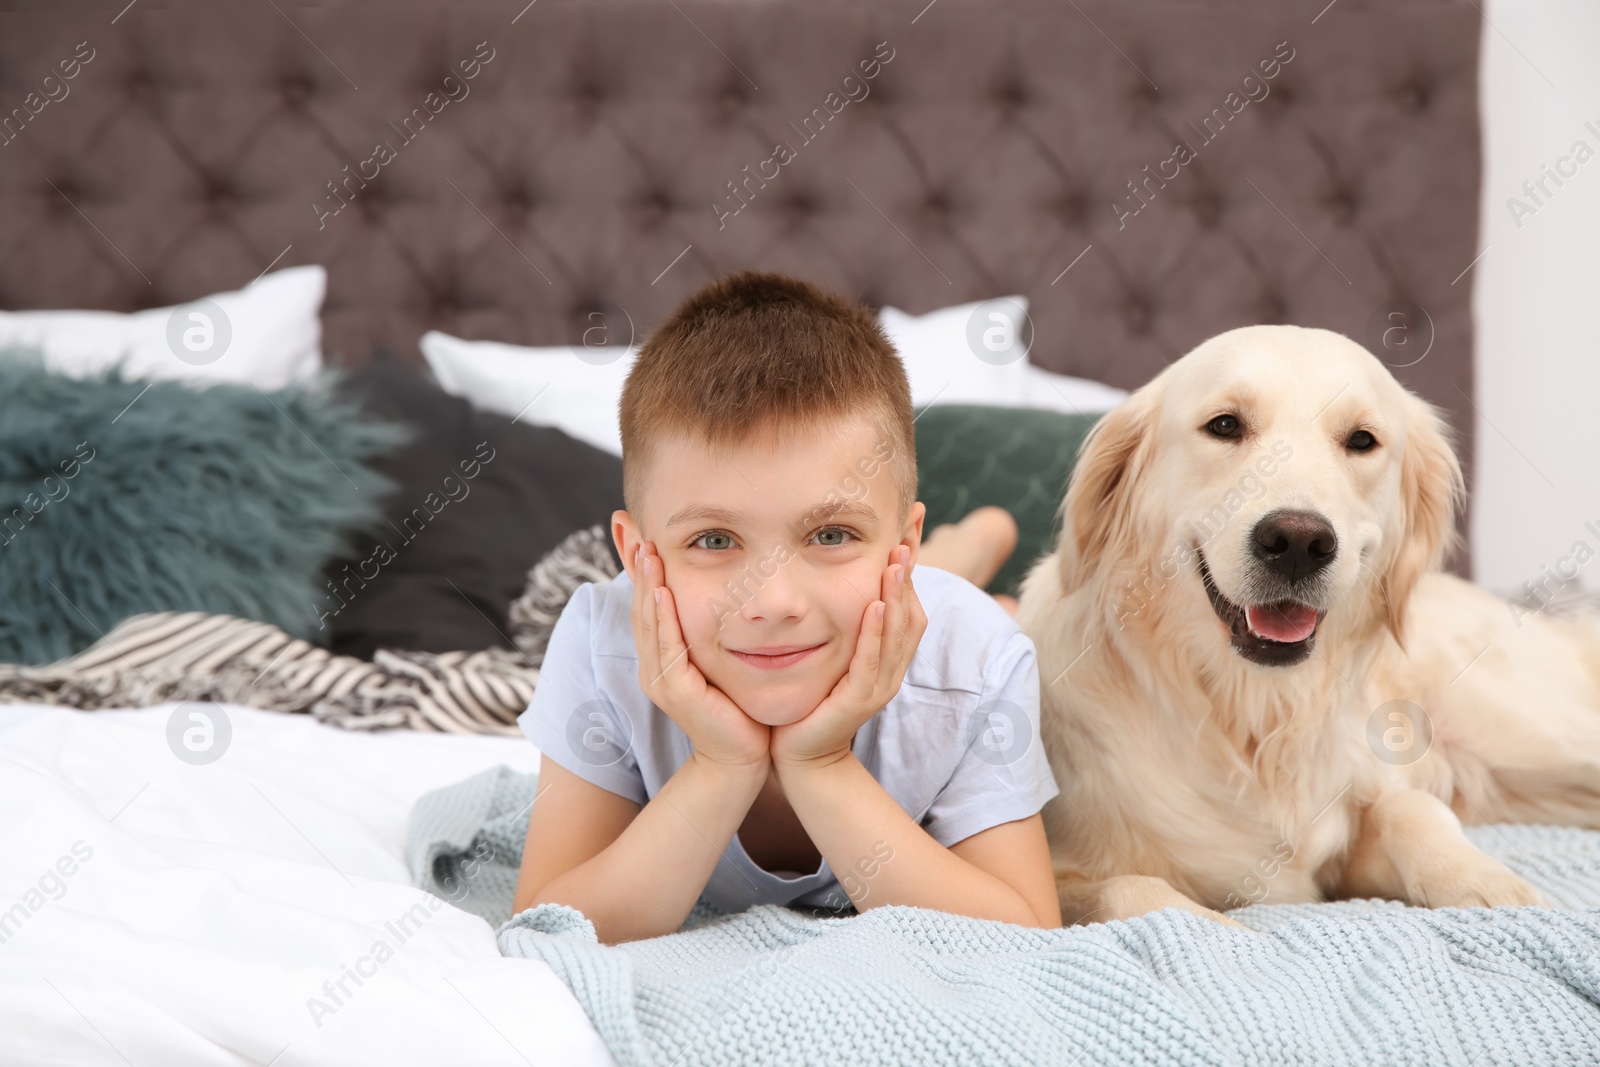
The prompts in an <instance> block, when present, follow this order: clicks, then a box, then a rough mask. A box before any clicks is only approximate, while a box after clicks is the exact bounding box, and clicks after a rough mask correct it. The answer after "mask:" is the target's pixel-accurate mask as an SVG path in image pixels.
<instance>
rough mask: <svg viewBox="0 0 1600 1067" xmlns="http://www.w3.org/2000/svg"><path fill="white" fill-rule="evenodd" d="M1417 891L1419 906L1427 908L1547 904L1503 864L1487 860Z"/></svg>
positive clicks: (1536, 891)
mask: <svg viewBox="0 0 1600 1067" xmlns="http://www.w3.org/2000/svg"><path fill="white" fill-rule="evenodd" d="M1419 889H1420V893H1419V896H1420V897H1421V899H1420V901H1419V903H1422V904H1424V905H1426V906H1427V907H1430V908H1502V907H1526V906H1529V905H1538V906H1541V907H1550V901H1549V900H1547V899H1546V898H1545V895H1544V894H1543V893H1541V892H1539V890H1537V889H1535V888H1534V887H1533V885H1532V884H1531V883H1530V882H1528V881H1527V879H1525V878H1521V877H1518V876H1517V875H1515V874H1512V873H1511V870H1510V868H1508V867H1507V866H1506V865H1505V864H1503V863H1501V862H1500V861H1499V860H1497V859H1492V858H1491V857H1489V856H1481V857H1479V858H1478V860H1477V862H1475V863H1472V864H1470V865H1463V866H1462V867H1460V868H1457V869H1456V870H1453V871H1448V872H1440V875H1439V876H1438V877H1436V878H1431V879H1429V881H1428V884H1425V885H1423V886H1420V887H1419Z"/></svg>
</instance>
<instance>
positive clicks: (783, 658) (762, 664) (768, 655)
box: [728, 641, 827, 671]
mask: <svg viewBox="0 0 1600 1067" xmlns="http://www.w3.org/2000/svg"><path fill="white" fill-rule="evenodd" d="M825 644H827V642H826V641H823V642H822V643H821V644H816V645H767V646H765V647H763V648H753V649H750V650H748V651H743V652H741V651H740V650H738V649H733V648H730V649H729V650H728V651H729V652H732V653H733V654H734V655H735V656H737V657H738V658H739V659H740V660H742V661H743V662H745V663H748V664H750V666H752V667H756V668H758V669H760V670H764V671H774V670H779V669H781V668H783V667H791V666H793V665H794V664H796V663H799V662H800V661H801V660H803V659H805V658H806V657H807V656H809V655H811V653H813V652H815V651H816V650H817V649H819V648H821V647H822V646H823V645H825Z"/></svg>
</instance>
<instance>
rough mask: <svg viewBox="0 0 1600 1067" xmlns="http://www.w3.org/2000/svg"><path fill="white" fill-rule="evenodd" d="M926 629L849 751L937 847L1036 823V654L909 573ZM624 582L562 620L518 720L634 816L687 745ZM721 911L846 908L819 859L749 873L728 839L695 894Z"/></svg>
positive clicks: (1046, 792)
mask: <svg viewBox="0 0 1600 1067" xmlns="http://www.w3.org/2000/svg"><path fill="white" fill-rule="evenodd" d="M912 580H913V582H914V583H915V585H916V592H917V597H918V599H919V600H920V601H921V603H922V608H923V610H924V611H925V612H926V613H927V616H928V628H927V630H926V632H924V634H923V636H922V640H921V642H920V643H919V644H918V646H917V654H916V656H915V658H914V659H913V660H912V662H911V665H910V667H909V668H907V670H906V675H905V679H904V681H903V683H902V684H901V687H900V691H899V692H898V693H896V694H895V695H894V696H893V697H892V698H891V699H890V700H889V703H888V704H887V705H885V707H884V708H883V710H881V711H880V712H878V714H877V715H875V716H873V717H872V718H871V719H869V720H868V721H867V722H866V723H865V724H864V725H863V726H862V727H861V729H860V730H859V731H857V733H856V737H855V743H854V745H853V746H852V751H853V752H854V753H855V755H856V758H857V759H859V760H860V761H861V763H862V765H863V766H865V767H866V768H867V770H868V771H869V772H870V773H871V774H872V776H873V777H874V778H876V779H877V780H878V782H879V783H880V784H881V785H882V786H883V788H884V790H885V791H886V792H888V794H889V795H890V796H892V797H893V798H894V799H895V800H896V801H897V802H898V803H899V805H900V807H901V808H902V809H904V810H905V812H906V814H907V815H909V816H911V818H912V819H914V820H915V821H916V822H917V823H918V824H919V825H921V826H922V827H923V828H924V829H925V830H927V831H928V833H929V835H930V836H932V837H933V839H934V840H935V841H938V842H939V843H940V844H941V845H945V846H946V847H948V846H950V845H953V844H955V843H956V842H958V841H961V840H963V839H965V838H967V837H970V836H972V835H973V834H975V833H978V832H979V831H980V830H987V829H988V828H990V827H991V826H998V825H1000V824H1001V823H1006V822H1011V821H1013V820H1015V819H1023V818H1026V817H1028V816H1030V815H1033V814H1035V813H1036V812H1038V811H1039V810H1040V809H1041V808H1042V807H1044V804H1045V802H1046V801H1047V800H1049V799H1050V798H1051V797H1053V796H1055V795H1057V794H1058V793H1059V792H1060V790H1059V789H1058V788H1057V786H1056V781H1055V777H1054V775H1053V774H1052V773H1051V770H1050V764H1049V761H1048V760H1047V759H1046V758H1045V753H1044V747H1043V745H1042V743H1041V742H1040V740H1039V668H1038V664H1037V660H1036V652H1035V650H1034V647H1033V642H1032V641H1031V640H1030V639H1029V638H1028V636H1027V635H1026V634H1024V633H1023V632H1022V631H1021V630H1020V629H1019V628H1018V627H1017V624H1016V621H1015V620H1014V619H1012V618H1011V616H1010V615H1008V614H1006V612H1005V610H1004V609H1003V608H1001V607H1000V605H999V604H997V603H995V601H994V598H992V597H990V596H989V595H988V594H987V593H985V592H983V590H981V589H979V588H978V587H977V586H975V585H973V584H972V583H971V582H969V581H967V580H966V579H965V578H962V577H960V576H958V575H955V574H951V573H950V572H949V571H944V570H940V569H938V568H935V567H927V566H923V565H920V564H919V565H917V566H916V567H915V568H914V569H913V573H912ZM632 602H633V581H632V579H631V578H629V576H628V573H627V572H626V571H623V572H621V573H619V574H618V575H617V576H616V577H615V578H613V579H611V580H610V581H608V582H604V583H594V582H586V583H585V584H583V585H581V586H579V587H578V589H577V591H576V592H574V593H573V595H572V599H571V600H570V601H569V602H568V603H567V606H566V608H565V609H564V610H563V611H562V613H561V617H560V618H559V619H558V620H556V625H555V629H554V631H553V632H552V633H551V636H550V644H549V647H548V649H547V650H546V652H545V658H544V666H543V670H541V671H540V674H539V681H538V684H537V685H536V686H535V688H534V696H533V702H532V703H531V704H529V706H528V710H527V711H525V712H523V713H522V715H521V716H520V717H519V718H518V719H517V723H518V725H520V726H521V727H522V730H523V732H524V733H525V734H527V736H528V738H529V739H530V740H532V741H533V743H534V744H535V745H536V746H538V748H539V751H540V753H541V754H543V755H546V756H549V757H550V758H551V759H552V760H554V761H555V762H557V763H559V764H560V765H561V766H562V767H564V768H566V769H567V770H569V771H571V772H572V773H573V774H576V775H578V776H579V777H580V778H583V779H584V780H586V781H589V782H592V783H594V784H595V785H598V786H600V787H601V788H602V789H607V790H609V791H611V792H613V793H616V794H618V795H620V796H624V797H627V798H628V799H629V800H632V801H634V802H635V803H637V804H639V805H641V806H643V805H644V804H646V803H647V802H648V801H649V800H650V798H651V797H653V796H655V795H656V793H657V792H658V791H659V790H660V789H661V787H662V786H663V785H664V784H665V783H666V782H667V780H668V779H669V778H671V777H672V775H673V774H674V773H675V772H676V771H677V769H678V768H679V767H680V766H682V765H683V762H684V761H685V760H687V759H688V758H689V755H690V753H691V751H692V746H691V745H690V743H689V738H688V735H686V734H685V733H684V732H683V730H682V729H681V728H680V727H679V726H678V724H677V723H675V722H673V721H672V720H671V719H670V718H669V717H668V716H667V714H666V713H665V712H663V711H662V710H661V709H660V708H658V707H656V706H655V704H654V703H653V702H652V701H651V700H650V699H649V698H648V697H646V696H645V695H644V693H643V691H642V690H641V689H640V688H639V657H638V653H637V651H636V650H635V647H634V643H633V624H632V617H631V611H632ZM701 898H702V899H703V900H706V901H708V902H709V903H710V904H712V905H713V906H715V907H717V908H718V909H720V910H722V911H724V912H737V911H742V910H744V909H745V908H748V907H750V906H751V905H754V904H794V905H800V906H815V907H827V908H840V907H844V906H845V905H847V904H848V903H849V899H848V898H847V897H846V895H845V893H844V890H843V889H842V888H841V887H840V886H839V882H838V880H837V878H836V877H835V876H834V874H833V872H832V871H831V870H830V869H829V867H828V861H827V859H826V858H824V859H823V860H822V863H821V865H820V866H819V867H818V868H817V870H815V871H812V872H788V871H782V872H774V871H768V870H766V869H764V868H762V867H760V866H758V865H757V864H756V863H755V861H753V860H752V859H751V858H750V857H749V855H748V854H747V853H746V852H745V850H744V847H743V845H742V844H741V843H740V841H739V837H738V835H737V834H735V835H734V837H733V839H732V841H731V842H730V843H729V845H728V848H727V850H726V851H725V852H724V853H723V855H722V858H721V859H720V860H719V861H718V862H717V866H716V869H715V870H713V871H712V874H711V878H710V881H709V882H708V883H707V885H706V888H705V891H704V892H703V893H702V894H701Z"/></svg>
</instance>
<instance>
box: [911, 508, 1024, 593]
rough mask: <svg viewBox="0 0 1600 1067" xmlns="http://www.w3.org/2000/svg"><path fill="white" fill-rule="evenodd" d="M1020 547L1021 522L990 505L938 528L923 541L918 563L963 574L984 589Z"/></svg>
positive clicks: (1001, 509) (1007, 512)
mask: <svg viewBox="0 0 1600 1067" xmlns="http://www.w3.org/2000/svg"><path fill="white" fill-rule="evenodd" d="M1016 547H1017V520H1016V519H1013V518H1012V517H1011V512H1009V511H1007V510H1006V509H1005V508H1002V507H996V506H994V505H992V504H990V505H985V506H984V507H981V508H976V509H974V510H973V511H971V512H969V513H968V514H967V516H966V518H964V519H962V520H961V521H960V522H958V523H954V524H951V523H946V524H944V525H942V526H935V527H934V528H933V531H932V532H931V533H929V534H928V536H927V537H926V538H924V539H923V542H922V548H921V549H920V551H919V552H918V554H917V561H918V562H919V563H926V564H927V565H928V566H930V567H938V568H939V569H940V570H946V571H949V572H950V573H952V574H959V575H961V577H963V578H965V579H966V580H967V581H969V582H971V583H972V584H973V585H975V586H977V587H978V588H979V589H982V588H984V587H985V586H987V585H988V584H989V583H990V582H992V581H994V576H995V575H996V574H998V573H1000V568H1001V567H1002V566H1004V565H1005V562H1006V560H1007V559H1009V558H1010V557H1011V553H1012V552H1013V551H1015V549H1016ZM1002 606H1004V605H1003V604H1002ZM1007 610H1011V609H1009V608H1008V609H1007Z"/></svg>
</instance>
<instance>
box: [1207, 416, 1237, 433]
mask: <svg viewBox="0 0 1600 1067" xmlns="http://www.w3.org/2000/svg"><path fill="white" fill-rule="evenodd" d="M1239 430H1240V426H1239V420H1238V418H1237V417H1235V416H1233V415H1218V416H1217V417H1216V418H1214V419H1212V420H1211V421H1210V422H1208V423H1206V432H1207V433H1209V434H1210V435H1211V436H1212V437H1238V436H1239Z"/></svg>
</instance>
